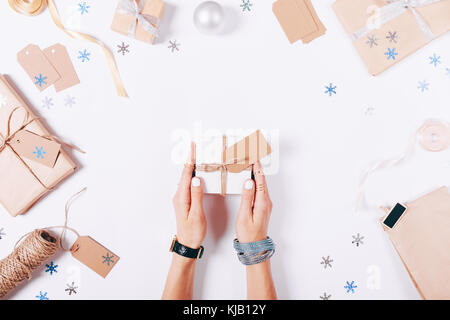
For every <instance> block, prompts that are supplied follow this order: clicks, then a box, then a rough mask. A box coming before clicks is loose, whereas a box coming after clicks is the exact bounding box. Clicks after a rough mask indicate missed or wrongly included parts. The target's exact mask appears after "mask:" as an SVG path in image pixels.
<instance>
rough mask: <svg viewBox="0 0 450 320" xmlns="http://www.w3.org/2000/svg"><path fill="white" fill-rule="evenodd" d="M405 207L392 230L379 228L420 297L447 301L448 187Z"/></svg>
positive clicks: (449, 293) (449, 274) (449, 281)
mask: <svg viewBox="0 0 450 320" xmlns="http://www.w3.org/2000/svg"><path fill="white" fill-rule="evenodd" d="M406 207H407V209H406V211H405V212H404V213H403V215H402V216H401V217H400V219H399V220H398V221H397V223H396V224H395V225H394V226H393V228H392V229H390V228H388V227H386V226H385V225H384V224H383V223H382V225H383V227H384V229H385V231H386V233H387V234H388V235H389V238H390V239H391V241H392V244H393V245H394V247H395V249H396V250H397V253H398V254H399V256H400V258H401V260H402V262H403V263H404V265H405V267H406V269H407V271H408V273H409V275H410V276H411V279H412V280H413V282H414V285H415V286H416V288H417V290H418V291H419V293H420V295H421V296H422V297H423V298H424V299H447V300H448V299H450V193H449V191H448V189H447V187H442V188H440V189H438V190H435V191H433V192H431V193H429V194H427V195H425V196H423V197H421V198H419V199H417V200H415V201H412V202H410V203H407V204H406ZM386 212H389V210H387V209H386ZM384 219H385V217H383V218H382V219H381V221H382V222H383V221H384Z"/></svg>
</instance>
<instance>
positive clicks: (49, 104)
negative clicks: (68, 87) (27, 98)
mask: <svg viewBox="0 0 450 320" xmlns="http://www.w3.org/2000/svg"><path fill="white" fill-rule="evenodd" d="M52 106H53V99H52V98H49V97H45V98H44V100H42V107H43V108H47V109H50V108H51V107H52Z"/></svg>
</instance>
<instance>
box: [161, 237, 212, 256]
mask: <svg viewBox="0 0 450 320" xmlns="http://www.w3.org/2000/svg"><path fill="white" fill-rule="evenodd" d="M169 251H170V252H175V253H177V254H179V255H180V256H183V257H186V258H191V259H200V258H201V257H202V256H203V251H205V250H204V248H203V246H200V248H198V249H192V248H189V247H186V246H184V245H182V244H181V243H179V242H178V240H177V237H175V238H173V241H172V245H171V246H170V250H169Z"/></svg>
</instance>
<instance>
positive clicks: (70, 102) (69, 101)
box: [64, 96, 76, 108]
mask: <svg viewBox="0 0 450 320" xmlns="http://www.w3.org/2000/svg"><path fill="white" fill-rule="evenodd" d="M74 104H76V102H75V97H72V96H66V98H65V99H64V105H65V106H66V107H70V108H72V107H73V105H74Z"/></svg>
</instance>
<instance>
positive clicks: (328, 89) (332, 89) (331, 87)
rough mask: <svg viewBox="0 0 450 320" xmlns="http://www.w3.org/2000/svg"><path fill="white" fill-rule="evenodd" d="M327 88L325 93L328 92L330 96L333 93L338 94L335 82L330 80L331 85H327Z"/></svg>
mask: <svg viewBox="0 0 450 320" xmlns="http://www.w3.org/2000/svg"><path fill="white" fill-rule="evenodd" d="M325 89H327V90H325V92H324V93H325V94H328V95H329V96H330V97H331V96H332V95H333V94H336V86H333V84H332V83H331V82H330V85H329V86H325Z"/></svg>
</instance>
